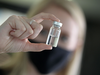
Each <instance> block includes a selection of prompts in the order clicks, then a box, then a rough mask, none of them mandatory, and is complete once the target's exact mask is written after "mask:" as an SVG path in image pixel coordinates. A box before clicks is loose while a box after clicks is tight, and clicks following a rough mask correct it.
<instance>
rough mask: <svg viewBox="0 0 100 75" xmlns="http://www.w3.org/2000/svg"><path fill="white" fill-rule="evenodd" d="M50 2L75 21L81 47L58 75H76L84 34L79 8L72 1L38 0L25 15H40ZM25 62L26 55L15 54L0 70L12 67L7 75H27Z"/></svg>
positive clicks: (83, 21) (84, 28) (82, 15)
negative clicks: (62, 9) (63, 10)
mask: <svg viewBox="0 0 100 75" xmlns="http://www.w3.org/2000/svg"><path fill="white" fill-rule="evenodd" d="M52 2H54V3H56V4H57V5H59V6H61V7H62V8H64V9H65V10H66V11H67V12H68V13H69V14H70V16H71V17H72V18H73V19H74V20H75V22H76V23H77V25H78V27H79V30H80V31H79V40H80V41H81V42H82V44H81V46H80V47H78V48H77V49H76V50H75V52H74V55H73V58H72V60H71V61H70V62H69V65H67V67H66V68H64V69H63V70H61V71H60V72H59V73H58V75H77V71H78V69H76V66H77V67H79V65H78V64H80V62H78V63H77V61H80V60H81V56H82V51H83V45H84V40H85V32H86V27H85V18H84V14H83V12H82V10H81V8H80V7H79V6H78V5H77V4H76V3H75V2H73V1H67V0H40V1H38V2H37V3H34V4H33V6H32V7H31V8H30V10H29V11H28V13H27V16H28V17H32V16H34V15H36V14H38V13H40V12H41V11H42V10H43V9H44V8H45V7H46V6H47V5H48V4H50V3H52ZM27 61H28V58H27V53H15V54H13V55H12V57H10V61H8V63H5V64H4V65H2V66H1V68H4V69H8V68H12V67H13V70H12V72H11V73H10V74H9V75H27V69H26V67H27ZM19 71H21V72H20V74H18V73H17V72H19ZM72 72H73V73H72Z"/></svg>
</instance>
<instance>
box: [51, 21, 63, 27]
mask: <svg viewBox="0 0 100 75" xmlns="http://www.w3.org/2000/svg"><path fill="white" fill-rule="evenodd" d="M53 24H54V26H57V27H62V23H60V22H57V21H54V22H53Z"/></svg>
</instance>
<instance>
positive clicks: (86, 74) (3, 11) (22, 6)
mask: <svg viewBox="0 0 100 75" xmlns="http://www.w3.org/2000/svg"><path fill="white" fill-rule="evenodd" d="M38 1H40V0H0V25H1V24H2V23H3V22H4V21H5V20H6V19H7V18H8V17H9V16H11V15H21V16H26V15H27V11H28V10H29V8H30V7H31V6H32V5H34V2H35V3H36V2H38ZM69 1H71V0H69ZM73 1H75V2H77V3H78V4H79V5H80V7H81V8H82V10H83V12H84V13H85V17H86V23H87V33H86V40H85V47H84V51H83V58H82V63H81V73H80V75H100V40H99V39H100V0H73Z"/></svg>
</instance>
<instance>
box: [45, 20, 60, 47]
mask: <svg viewBox="0 0 100 75" xmlns="http://www.w3.org/2000/svg"><path fill="white" fill-rule="evenodd" d="M60 27H62V23H60V22H57V21H54V22H53V26H52V27H51V28H50V31H49V34H48V38H47V41H46V44H47V45H51V46H53V47H57V44H58V40H59V37H60V33H61V29H60Z"/></svg>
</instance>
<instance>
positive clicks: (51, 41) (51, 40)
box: [46, 35, 59, 47]
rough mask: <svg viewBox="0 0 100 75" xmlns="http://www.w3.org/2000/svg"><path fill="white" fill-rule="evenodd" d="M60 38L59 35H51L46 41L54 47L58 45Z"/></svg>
mask: <svg viewBox="0 0 100 75" xmlns="http://www.w3.org/2000/svg"><path fill="white" fill-rule="evenodd" d="M58 40H59V37H56V36H54V35H50V36H49V37H48V41H47V42H46V44H48V45H52V46H53V47H57V44H58Z"/></svg>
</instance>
